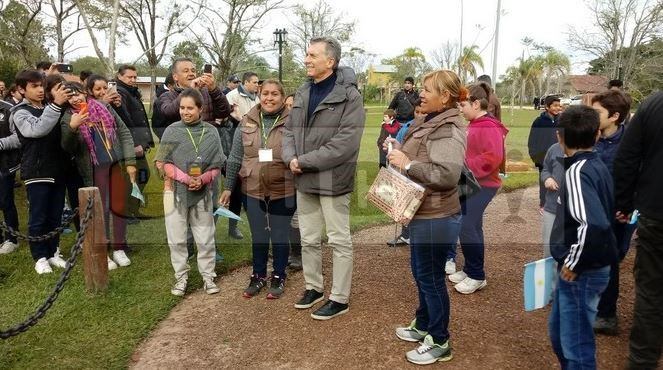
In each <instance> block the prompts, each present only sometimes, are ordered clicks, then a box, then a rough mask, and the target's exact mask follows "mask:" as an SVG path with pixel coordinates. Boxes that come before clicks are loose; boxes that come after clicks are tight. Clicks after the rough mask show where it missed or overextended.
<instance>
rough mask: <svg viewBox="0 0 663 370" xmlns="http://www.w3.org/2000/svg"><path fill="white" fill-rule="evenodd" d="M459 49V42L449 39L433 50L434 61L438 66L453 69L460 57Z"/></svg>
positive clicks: (432, 57)
mask: <svg viewBox="0 0 663 370" xmlns="http://www.w3.org/2000/svg"><path fill="white" fill-rule="evenodd" d="M458 50H459V49H458V44H457V43H455V42H451V41H448V40H447V41H446V42H445V43H444V44H442V45H441V46H440V47H439V48H437V49H434V50H433V51H431V59H432V62H433V63H434V64H435V66H436V67H438V68H443V69H452V70H453V69H455V68H456V61H457V60H458V57H459V54H458Z"/></svg>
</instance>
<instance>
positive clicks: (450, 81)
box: [423, 69, 469, 108]
mask: <svg viewBox="0 0 663 370" xmlns="http://www.w3.org/2000/svg"><path fill="white" fill-rule="evenodd" d="M428 80H431V82H432V87H433V90H435V92H437V93H438V94H439V95H442V93H444V92H445V91H448V92H449V96H450V99H449V102H448V103H447V107H449V108H453V107H455V106H456V104H457V103H458V102H459V101H463V100H467V97H468V96H469V91H468V90H467V88H466V87H465V86H463V84H462V83H461V82H460V78H459V77H458V75H457V74H456V73H455V72H454V71H450V70H448V69H440V70H437V71H433V72H430V73H428V74H426V75H425V76H424V78H423V82H424V84H425V83H426V82H427V81H428Z"/></svg>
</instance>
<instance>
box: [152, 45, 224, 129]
mask: <svg viewBox="0 0 663 370" xmlns="http://www.w3.org/2000/svg"><path fill="white" fill-rule="evenodd" d="M170 69H171V71H172V75H173V80H174V81H175V86H173V89H172V90H170V91H168V92H165V93H163V94H162V95H161V96H160V97H159V98H158V99H157V101H156V102H155V103H154V113H153V116H152V130H153V131H154V133H155V134H156V135H157V137H159V139H161V136H162V135H163V132H164V131H165V130H166V127H168V126H169V125H170V124H171V123H173V122H177V121H179V120H180V99H179V95H180V93H181V92H182V91H183V90H184V89H186V88H188V87H193V88H195V89H198V90H200V93H201V94H202V96H203V114H202V120H203V121H205V122H208V123H210V124H212V125H216V123H215V120H216V119H224V118H226V117H228V116H229V115H230V105H229V104H228V100H227V99H226V97H225V96H224V95H223V92H221V89H219V88H218V86H216V81H215V80H214V76H213V75H212V71H211V70H209V72H206V73H203V74H202V75H200V76H197V75H196V66H195V64H193V61H191V59H189V58H178V59H176V60H175V61H174V62H173V65H172V66H171V68H170Z"/></svg>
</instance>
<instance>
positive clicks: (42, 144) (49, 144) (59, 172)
mask: <svg viewBox="0 0 663 370" xmlns="http://www.w3.org/2000/svg"><path fill="white" fill-rule="evenodd" d="M61 109H62V108H60V107H58V106H56V105H54V104H49V105H47V108H46V109H39V108H35V107H33V106H31V105H29V104H26V103H25V102H24V103H21V104H19V105H17V106H15V107H14V108H12V110H11V112H12V116H11V119H12V121H13V122H14V124H15V126H16V133H17V134H18V138H19V140H20V142H21V148H22V151H23V153H22V156H21V179H22V180H23V181H25V184H26V185H27V184H30V183H31V182H64V181H65V180H66V173H67V172H68V169H69V167H70V165H71V156H70V155H68V154H67V153H66V152H65V151H64V149H62V146H61V140H60V138H61V133H60V131H61V130H60V126H59V125H57V123H58V122H59V120H60V116H61ZM21 110H25V111H28V112H29V113H30V114H29V115H28V114H25V115H23V116H25V117H28V118H26V119H27V120H32V121H34V122H19V121H20V118H18V112H19V111H21ZM46 110H48V114H44V112H45V111H46ZM46 116H48V117H46ZM32 117H34V118H32ZM52 121H55V122H56V124H55V125H53V127H52V128H51V129H50V130H49V129H47V128H45V127H50V126H51V123H52ZM24 129H25V130H26V131H25V132H22V130H24Z"/></svg>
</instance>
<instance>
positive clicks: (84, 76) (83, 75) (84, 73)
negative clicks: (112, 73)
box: [78, 69, 94, 82]
mask: <svg viewBox="0 0 663 370" xmlns="http://www.w3.org/2000/svg"><path fill="white" fill-rule="evenodd" d="M93 74H94V72H92V71H88V70H87V69H86V70H83V71H81V73H79V74H78V78H80V79H81V82H85V80H87V78H88V77H90V76H92V75H93Z"/></svg>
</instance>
